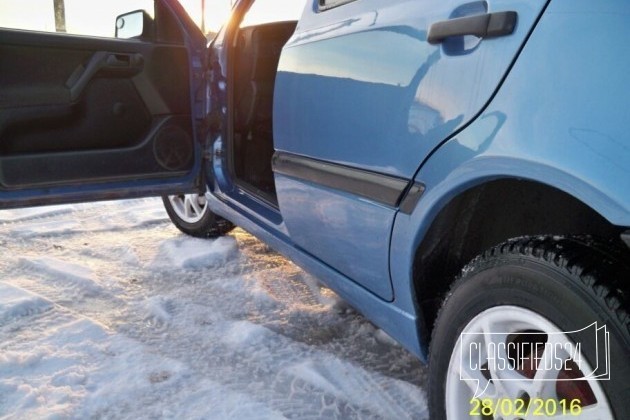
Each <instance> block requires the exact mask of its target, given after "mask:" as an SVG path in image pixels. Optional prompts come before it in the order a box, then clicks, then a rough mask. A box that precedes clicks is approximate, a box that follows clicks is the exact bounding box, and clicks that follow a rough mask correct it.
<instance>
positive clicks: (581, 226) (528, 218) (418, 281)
mask: <svg viewBox="0 0 630 420" xmlns="http://www.w3.org/2000/svg"><path fill="white" fill-rule="evenodd" d="M422 201H423V200H421V203H422ZM421 203H420V204H419V206H421ZM425 210H426V211H427V213H428V214H431V213H433V217H431V218H430V220H431V221H430V223H429V224H426V225H425V226H424V229H418V231H417V233H418V236H417V238H416V239H417V244H416V245H415V247H414V252H413V263H412V269H411V273H410V274H411V279H410V280H411V287H412V290H411V296H412V298H413V300H414V302H413V303H414V305H415V306H416V311H418V312H419V314H418V315H419V319H420V324H421V325H420V329H421V334H422V336H423V338H425V337H430V333H431V330H432V327H433V323H434V321H435V316H436V313H437V311H438V309H439V306H440V304H441V302H442V299H443V297H444V295H445V293H447V291H448V290H449V287H450V285H451V284H452V282H453V281H454V280H455V278H456V277H457V274H458V273H459V272H460V271H461V270H462V268H463V267H464V266H465V265H466V264H467V263H468V262H470V261H471V260H472V259H473V258H474V257H476V256H477V255H479V254H481V253H482V252H484V251H485V250H487V249H489V248H491V247H493V246H495V245H498V244H500V243H502V242H504V241H506V240H508V239H511V238H515V237H521V236H536V235H576V234H588V235H593V236H596V237H599V238H602V239H605V240H610V241H614V242H616V243H618V244H619V245H620V246H622V241H621V239H620V234H621V233H622V232H623V231H625V230H626V229H627V227H621V226H617V225H615V224H613V223H611V222H610V221H609V220H608V219H606V218H605V217H604V216H603V215H602V214H600V213H599V212H598V211H597V210H595V209H594V208H593V207H592V206H590V205H588V204H587V203H586V202H585V201H583V200H580V199H578V198H577V197H575V196H574V195H572V194H569V193H567V192H566V191H563V190H561V189H558V188H556V187H553V186H551V185H549V184H547V183H544V182H541V181H540V180H534V179H525V178H520V177H500V178H497V177H488V178H483V179H479V180H477V182H470V183H468V185H466V186H465V187H463V186H460V190H459V191H457V193H454V194H445V195H444V196H443V197H442V200H438V202H437V203H435V204H434V206H433V211H428V210H427V209H425ZM624 249H625V250H626V251H627V250H628V249H627V248H625V247H624ZM628 256H629V258H630V252H628ZM423 344H424V345H426V346H428V340H423Z"/></svg>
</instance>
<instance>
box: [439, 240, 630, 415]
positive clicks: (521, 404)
mask: <svg viewBox="0 0 630 420" xmlns="http://www.w3.org/2000/svg"><path fill="white" fill-rule="evenodd" d="M620 252H621V254H620ZM624 252H625V251H622V250H621V248H613V247H610V246H608V245H606V246H604V245H602V244H601V243H597V242H595V241H593V240H592V239H590V238H586V237H579V238H578V237H575V238H553V237H539V238H520V239H516V240H512V241H509V242H507V243H505V244H503V245H500V246H498V247H495V248H493V249H491V250H489V251H487V252H486V253H484V254H483V255H481V256H479V257H477V258H476V259H474V260H473V261H472V262H471V263H470V264H469V265H468V266H467V267H466V268H465V269H464V270H463V272H462V275H461V276H460V278H459V279H458V280H457V281H456V282H455V283H454V285H453V287H452V288H451V291H450V293H449V295H448V296H447V298H446V299H445V301H444V304H443V306H442V309H441V310H440V313H439V314H438V318H437V321H436V324H435V327H434V330H433V337H432V340H431V347H430V355H429V358H430V360H429V366H430V367H429V371H430V376H429V382H430V393H431V394H430V409H431V418H436V419H438V418H448V419H462V418H470V417H472V418H481V419H530V418H532V419H533V418H540V416H543V417H551V418H558V419H560V418H566V419H569V418H584V419H613V418H620V419H621V418H630V404H628V395H630V333H629V331H630V316H629V314H630V311H628V306H627V304H628V300H627V299H628V283H627V281H628V278H630V277H629V275H628V274H629V273H630V269H629V268H628V266H627V261H628V260H627V254H623V253H624ZM620 255H621V256H620ZM624 255H625V257H624Z"/></svg>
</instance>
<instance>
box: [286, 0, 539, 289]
mask: <svg viewBox="0 0 630 420" xmlns="http://www.w3.org/2000/svg"><path fill="white" fill-rule="evenodd" d="M545 4H546V0H527V1H506V0H492V1H489V2H485V1H477V2H462V1H461V0H448V1H439V2H438V1H425V2H419V1H411V0H397V1H391V0H362V1H356V2H351V3H347V4H344V5H343V6H339V7H337V8H334V9H330V10H327V11H323V12H317V10H316V9H317V1H313V2H312V5H313V6H312V7H313V8H312V9H311V8H307V9H306V10H305V12H304V15H303V17H302V19H301V20H300V22H299V23H298V27H297V30H296V33H295V34H294V35H293V37H292V38H291V39H290V40H289V42H288V43H287V45H286V46H285V47H284V49H283V52H282V56H281V59H280V64H279V69H278V74H277V78H276V89H275V94H274V146H275V148H276V150H277V151H279V152H281V153H286V154H288V155H293V156H295V157H297V158H300V159H313V160H316V161H319V162H323V163H324V164H335V165H339V166H342V167H345V168H349V169H350V170H358V171H366V172H368V173H369V175H380V176H383V177H385V178H387V177H396V178H398V179H400V180H404V181H407V182H409V181H411V179H412V178H413V176H414V174H415V172H416V171H417V169H418V167H419V165H420V163H421V162H422V161H423V160H424V159H425V158H426V157H427V156H428V155H429V154H430V153H431V151H432V150H433V149H434V148H435V147H436V146H437V145H438V144H440V142H442V141H444V139H446V138H447V137H448V136H449V135H451V134H452V133H453V132H455V131H457V130H458V129H460V128H461V127H462V126H463V125H465V124H466V123H467V122H468V121H469V120H470V119H471V118H473V117H474V116H475V115H476V114H477V113H478V112H479V111H480V110H481V109H482V107H483V106H484V105H485V104H486V102H487V101H488V100H489V99H490V97H491V96H492V94H493V92H494V91H495V89H496V87H497V86H498V85H499V84H500V81H501V80H502V78H503V76H504V74H505V72H506V71H507V69H508V68H509V66H510V64H511V62H512V60H513V58H514V56H515V55H516V54H517V52H518V51H519V48H520V46H521V44H522V42H523V41H524V39H525V38H526V36H527V34H528V33H529V30H530V29H531V27H532V26H533V24H534V22H535V21H536V19H537V17H538V15H539V13H540V12H541V10H542V8H543V7H544V5H545ZM505 10H513V11H516V12H517V13H518V24H517V27H516V30H515V32H514V33H513V34H511V35H509V36H505V37H500V38H495V39H484V40H479V39H476V38H475V39H472V40H470V39H466V40H464V39H459V41H458V40H455V41H454V42H451V43H448V42H447V43H445V44H441V45H431V44H429V43H428V42H427V31H428V29H429V27H430V25H431V24H432V23H434V22H438V21H442V20H448V19H451V18H455V17H460V16H469V15H475V14H483V13H485V12H486V11H487V12H496V11H505ZM473 38H474V37H473ZM324 175H325V174H321V176H320V178H323V177H324ZM312 181H313V179H298V178H295V177H293V178H288V177H285V176H283V175H279V174H277V173H276V189H277V191H278V202H279V207H280V211H281V213H282V216H283V219H284V222H285V224H286V227H287V229H288V231H289V234H290V236H291V238H292V240H293V241H294V242H295V243H296V244H297V245H298V246H300V247H302V248H303V249H305V250H307V251H308V252H310V253H312V254H313V255H314V256H315V257H317V258H318V259H320V260H322V261H326V262H327V263H329V264H331V266H333V267H334V268H335V269H337V270H339V271H341V272H342V273H344V274H345V275H346V276H347V277H348V278H350V279H352V280H353V281H356V282H358V283H360V284H361V285H363V286H364V287H366V288H368V289H369V290H371V291H373V292H374V293H376V294H377V295H378V296H380V297H382V298H383V299H387V300H391V299H392V298H393V293H392V287H391V284H390V282H389V265H388V259H389V249H388V247H387V246H386V245H385V244H387V242H388V240H389V237H390V234H391V229H392V222H393V219H394V216H395V213H396V206H397V204H398V203H397V202H396V201H394V202H390V203H385V204H388V205H385V206H383V205H382V203H378V202H377V200H371V199H370V197H367V198H366V197H361V196H358V195H354V194H349V193H348V191H340V192H338V193H335V192H333V191H330V190H329V188H328V186H327V185H325V184H319V185H318V183H317V182H312ZM315 181H316V180H315ZM401 193H402V190H401ZM306 196H308V197H310V198H309V199H308V200H306V199H304V197H306ZM315 198H321V199H322V200H325V201H326V202H328V203H333V202H334V206H333V205H326V211H322V206H320V205H315V204H314V203H313V200H314V199H315ZM361 215H363V216H365V217H363V216H361ZM342 220H354V221H355V222H356V223H346V222H342ZM357 223H360V227H358V226H357ZM314 244H316V245H314ZM340 251H341V252H340ZM359 261H362V262H361V263H359ZM365 262H367V263H365Z"/></svg>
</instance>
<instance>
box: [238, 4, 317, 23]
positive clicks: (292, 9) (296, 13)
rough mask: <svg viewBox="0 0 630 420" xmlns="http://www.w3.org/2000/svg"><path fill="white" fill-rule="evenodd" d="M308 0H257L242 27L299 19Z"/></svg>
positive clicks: (244, 19)
mask: <svg viewBox="0 0 630 420" xmlns="http://www.w3.org/2000/svg"><path fill="white" fill-rule="evenodd" d="M305 4H306V0H291V1H287V0H256V1H255V2H254V4H253V5H252V6H251V7H250V9H249V11H248V12H247V14H246V15H245V17H244V18H243V21H242V22H241V28H244V27H246V26H254V25H262V24H264V23H272V22H284V21H294V20H299V19H300V16H302V11H303V10H304V6H305Z"/></svg>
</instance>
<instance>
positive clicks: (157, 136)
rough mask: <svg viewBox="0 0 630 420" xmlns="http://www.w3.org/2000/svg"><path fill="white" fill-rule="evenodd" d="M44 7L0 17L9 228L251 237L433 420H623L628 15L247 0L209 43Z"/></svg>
mask: <svg viewBox="0 0 630 420" xmlns="http://www.w3.org/2000/svg"><path fill="white" fill-rule="evenodd" d="M3 1H4V3H7V0H3ZM4 3H3V4H4ZM14 3H15V4H16V6H15V7H16V8H17V7H19V5H20V3H19V2H14ZM54 3H55V7H56V10H57V12H58V13H57V14H55V16H54V25H53V24H52V23H51V24H50V25H49V29H50V32H46V30H47V29H46V28H43V29H42V28H35V29H37V30H25V29H33V28H21V27H19V26H18V25H17V24H16V25H13V26H11V21H8V18H7V17H6V16H8V14H7V13H8V12H7V10H2V12H1V13H0V15H3V16H4V18H3V17H0V25H2V26H7V27H6V28H1V29H0V208H12V207H21V206H34V205H42V204H52V203H67V202H78V201H86V200H105V199H116V198H129V197H142V196H163V197H164V204H165V206H166V209H167V211H168V213H169V215H170V217H171V219H172V220H173V222H174V223H175V224H176V225H177V226H178V227H179V228H180V229H181V230H182V231H184V232H186V233H188V234H191V235H195V236H202V237H213V236H217V235H222V234H225V233H227V232H228V231H230V229H232V228H233V227H234V226H239V227H241V228H243V229H245V230H247V231H248V232H251V233H252V234H253V235H255V236H257V237H258V238H260V240H262V241H263V242H265V243H267V244H269V245H270V246H272V247H273V248H275V249H276V250H278V251H279V252H280V253H282V254H284V255H285V256H287V257H288V258H290V259H291V260H293V261H294V262H295V263H297V264H299V265H300V266H301V267H303V268H304V269H305V270H307V271H309V272H310V273H312V274H314V275H315V276H317V277H318V278H319V279H321V280H322V281H323V282H324V283H326V284H327V285H328V286H329V287H330V288H332V289H333V290H335V291H336V292H337V293H338V294H339V295H340V296H342V297H343V298H344V299H345V300H347V301H348V302H349V303H350V304H351V305H353V306H354V307H355V308H357V309H358V310H359V311H360V312H362V313H363V314H364V315H365V316H366V317H368V318H369V319H370V320H371V321H372V322H374V324H376V325H377V326H378V327H379V328H382V329H383V330H384V331H386V332H387V333H388V334H389V335H391V336H392V337H393V338H395V339H396V340H397V341H398V342H400V343H401V345H403V346H404V347H405V348H406V349H408V350H409V351H410V352H412V353H413V354H415V355H417V357H418V358H420V359H421V360H422V361H425V362H428V363H429V372H430V374H429V380H428V384H429V389H428V391H429V394H430V396H429V405H430V410H431V418H434V419H440V418H449V419H462V418H469V417H473V418H483V419H486V418H503V419H506V418H534V417H533V416H564V417H562V418H573V417H576V416H581V417H582V418H587V419H611V418H618V419H627V418H630V404H629V403H628V396H629V395H630V288H629V285H630V136H629V135H628V129H627V124H626V123H628V122H629V121H630V99H629V98H630V83H629V82H628V74H629V69H630V48H628V47H627V46H625V42H626V41H627V40H628V39H630V25H628V22H629V20H628V19H629V17H630V3H629V2H627V1H624V0H602V1H600V2H593V1H587V0H527V1H507V0H488V1H470V2H462V1H457V0H441V1H435V0H432V1H413V0H306V1H300V2H278V1H274V0H240V1H236V2H234V3H235V4H234V5H233V7H232V9H231V11H230V18H229V19H228V20H226V22H227V23H226V24H225V25H223V27H222V28H221V29H220V30H219V31H218V33H217V34H216V36H214V37H213V38H212V41H211V42H209V43H208V42H207V39H206V37H205V36H204V35H203V34H202V32H201V31H200V30H199V27H198V26H197V25H196V24H195V23H194V21H193V19H192V18H191V17H190V16H189V15H188V14H187V13H186V11H185V10H184V8H183V7H182V6H181V5H180V3H178V2H177V1H174V0H156V1H155V2H153V1H150V0H149V1H144V3H148V4H147V5H146V7H142V8H138V10H133V9H132V6H127V10H123V11H120V13H116V14H114V15H112V17H111V18H110V17H107V19H108V20H109V19H111V21H108V23H107V26H106V29H107V31H108V32H106V33H103V34H101V33H97V34H94V35H95V36H86V35H85V34H81V33H73V32H72V30H71V29H72V27H71V26H72V25H70V23H69V20H68V19H70V18H71V16H72V14H71V13H72V12H71V11H70V10H69V7H70V6H71V4H70V3H69V4H68V5H66V8H65V10H64V9H63V8H58V7H57V6H58V5H59V3H60V2H59V1H55V2H54ZM61 3H63V2H61ZM84 3H86V4H89V5H93V4H97V3H96V2H84ZM136 3H140V2H139V1H136V2H131V1H130V2H129V4H134V6H133V7H136V6H135V4H136ZM112 4H114V2H112ZM209 4H210V3H209ZM3 7H6V6H3ZM51 10H52V9H51ZM60 13H62V14H63V13H65V17H66V19H65V20H64V19H60V18H59V16H60ZM211 13H212V11H209V12H208V14H211ZM3 19H4V20H3ZM51 19H53V18H52V17H51ZM7 22H9V23H7ZM16 22H17V20H16ZM51 22H52V20H51ZM84 22H85V20H84ZM51 25H52V26H51ZM77 25H78V24H77ZM77 27H79V26H77ZM52 31H55V32H52ZM59 32H66V33H59Z"/></svg>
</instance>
